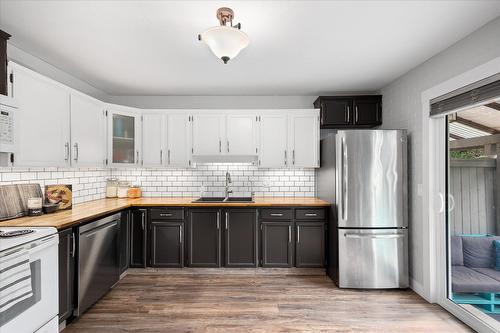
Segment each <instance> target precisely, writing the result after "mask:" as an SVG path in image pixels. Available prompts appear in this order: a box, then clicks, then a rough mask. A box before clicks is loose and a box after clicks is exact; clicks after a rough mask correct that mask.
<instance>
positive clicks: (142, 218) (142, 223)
mask: <svg viewBox="0 0 500 333" xmlns="http://www.w3.org/2000/svg"><path fill="white" fill-rule="evenodd" d="M145 217H146V216H145V214H144V212H143V213H142V214H141V227H142V230H146V218H145Z"/></svg>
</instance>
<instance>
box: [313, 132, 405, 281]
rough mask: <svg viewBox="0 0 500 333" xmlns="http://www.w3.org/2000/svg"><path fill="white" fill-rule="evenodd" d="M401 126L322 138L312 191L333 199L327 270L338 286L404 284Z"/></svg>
mask: <svg viewBox="0 0 500 333" xmlns="http://www.w3.org/2000/svg"><path fill="white" fill-rule="evenodd" d="M406 153H407V145H406V132H405V131H403V130H342V131H338V132H337V134H335V135H330V136H328V137H326V138H324V139H323V140H321V166H320V168H319V169H318V170H317V171H316V177H317V179H316V181H317V188H316V190H317V195H318V197H320V198H321V199H324V200H327V201H330V202H331V203H332V204H333V205H332V210H331V216H330V222H329V224H330V225H329V226H330V227H329V233H328V238H329V239H328V242H329V253H328V269H327V271H328V274H329V275H330V277H331V278H332V279H333V280H334V281H335V282H336V283H337V285H338V286H339V287H341V288H407V287H408V222H407V221H408V218H407V215H408V213H407V165H406Z"/></svg>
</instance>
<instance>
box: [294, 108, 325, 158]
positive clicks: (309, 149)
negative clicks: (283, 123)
mask: <svg viewBox="0 0 500 333" xmlns="http://www.w3.org/2000/svg"><path fill="white" fill-rule="evenodd" d="M290 123H291V124H290V126H291V129H290V142H291V147H290V148H291V151H292V153H291V166H293V167H319V145H318V142H319V126H318V116H317V115H314V114H312V115H294V116H291V120H290Z"/></svg>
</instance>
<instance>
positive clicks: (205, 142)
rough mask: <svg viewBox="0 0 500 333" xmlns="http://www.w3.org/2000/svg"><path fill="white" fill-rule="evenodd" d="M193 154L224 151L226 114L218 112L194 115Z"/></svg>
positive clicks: (211, 153)
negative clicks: (218, 113)
mask: <svg viewBox="0 0 500 333" xmlns="http://www.w3.org/2000/svg"><path fill="white" fill-rule="evenodd" d="M192 119H193V155H219V154H221V153H222V138H223V137H224V135H223V134H224V133H222V128H223V122H224V116H221V115H217V114H207V115H200V114H198V115H194V116H193V118H192Z"/></svg>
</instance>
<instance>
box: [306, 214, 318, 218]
mask: <svg viewBox="0 0 500 333" xmlns="http://www.w3.org/2000/svg"><path fill="white" fill-rule="evenodd" d="M304 215H305V216H311V217H315V216H318V214H316V213H305V214H304Z"/></svg>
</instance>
